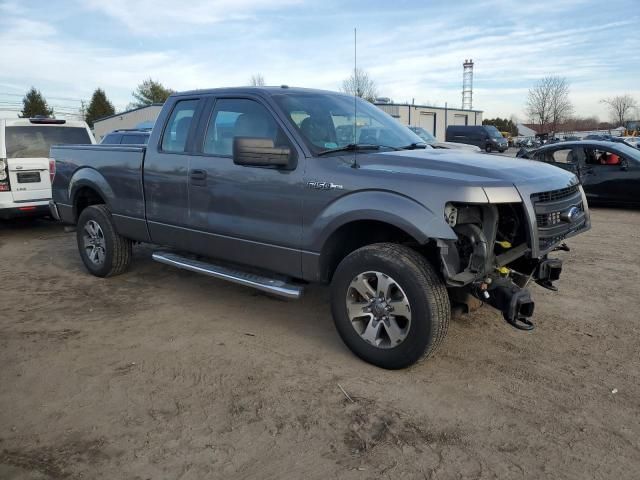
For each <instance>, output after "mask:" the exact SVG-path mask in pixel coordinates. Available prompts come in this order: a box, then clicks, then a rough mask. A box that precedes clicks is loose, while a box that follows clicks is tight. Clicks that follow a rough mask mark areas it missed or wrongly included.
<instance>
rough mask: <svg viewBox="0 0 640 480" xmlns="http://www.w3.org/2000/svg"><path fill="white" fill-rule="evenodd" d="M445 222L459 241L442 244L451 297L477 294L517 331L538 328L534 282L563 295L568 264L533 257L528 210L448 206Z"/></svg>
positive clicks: (512, 205) (507, 205)
mask: <svg viewBox="0 0 640 480" xmlns="http://www.w3.org/2000/svg"><path fill="white" fill-rule="evenodd" d="M445 220H446V221H447V223H448V224H449V226H450V227H451V228H452V229H453V231H454V232H455V233H456V235H457V236H458V239H457V240H456V241H439V247H440V258H441V262H442V270H443V275H444V278H445V281H446V283H447V286H448V288H449V290H450V293H451V297H452V298H453V299H459V300H461V301H462V303H465V302H464V297H465V296H467V297H468V296H469V295H471V296H473V297H475V298H476V299H478V300H480V301H481V302H483V303H488V304H489V305H492V306H493V307H495V308H497V309H498V310H500V311H501V312H502V314H503V316H504V318H505V320H506V321H507V322H508V323H509V324H511V325H512V326H514V327H516V328H518V329H521V330H531V329H533V323H532V322H531V317H532V315H533V311H534V302H533V299H532V297H531V294H530V292H529V291H528V290H527V286H528V284H529V283H530V282H531V281H532V280H533V281H535V282H536V283H538V284H539V285H541V286H543V287H544V288H547V289H550V290H554V291H555V290H557V288H556V287H555V286H554V285H553V282H554V281H555V280H557V279H558V278H559V277H560V272H561V271H562V261H561V260H559V259H551V258H548V256H547V255H546V254H545V255H543V256H541V257H540V258H535V257H532V255H531V252H532V249H531V244H530V238H531V234H530V232H529V222H528V221H527V218H526V215H525V212H524V209H523V205H522V204H521V203H501V204H489V205H468V204H467V205H465V204H447V206H446V208H445ZM555 249H560V250H568V247H566V245H564V244H562V245H561V246H557V247H556V248H555Z"/></svg>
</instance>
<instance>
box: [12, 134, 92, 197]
mask: <svg viewBox="0 0 640 480" xmlns="http://www.w3.org/2000/svg"><path fill="white" fill-rule="evenodd" d="M4 136H5V148H6V156H7V165H8V167H9V182H10V185H11V194H12V196H13V201H14V202H18V203H20V202H35V201H42V200H48V199H50V198H51V179H50V176H49V149H50V148H51V146H52V145H61V144H90V143H92V140H91V137H90V136H89V132H88V131H87V129H86V128H83V127H71V126H68V127H67V126H63V125H40V124H30V125H24V124H23V125H10V124H8V125H6V127H5V132H4Z"/></svg>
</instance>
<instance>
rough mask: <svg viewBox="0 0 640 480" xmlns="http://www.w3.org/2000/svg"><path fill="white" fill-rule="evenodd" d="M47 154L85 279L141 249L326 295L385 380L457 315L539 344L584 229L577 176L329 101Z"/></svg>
mask: <svg viewBox="0 0 640 480" xmlns="http://www.w3.org/2000/svg"><path fill="white" fill-rule="evenodd" d="M354 102H356V105H354ZM356 110H357V117H356V115H355V113H356ZM348 125H352V126H354V127H355V128H354V129H353V130H351V131H352V132H353V136H351V137H349V138H342V139H341V140H339V139H338V135H337V132H336V130H337V129H338V127H339V126H348ZM341 131H342V133H344V132H346V131H349V130H348V129H341ZM51 154H52V156H53V157H54V158H55V159H56V167H57V170H56V174H55V177H54V181H53V201H52V203H51V211H52V214H53V215H54V216H55V217H56V218H60V219H62V220H63V221H64V222H67V223H71V224H76V225H77V235H76V240H77V244H78V249H79V252H80V257H81V259H82V261H83V263H84V265H85V267H86V268H87V269H88V270H89V272H91V273H92V274H94V275H96V276H99V277H108V276H110V275H116V274H119V273H122V272H123V271H124V270H125V269H126V268H127V267H128V266H129V263H130V262H131V248H132V244H133V242H147V243H152V244H156V245H163V246H164V247H162V248H161V249H158V250H157V251H156V252H155V253H153V258H154V259H155V260H157V261H159V262H162V263H164V264H167V265H172V266H175V267H178V268H183V269H187V270H190V271H194V272H199V273H204V274H207V275H210V276H213V277H217V278H222V279H226V280H230V281H233V282H236V283H239V284H241V285H246V286H250V287H254V288H257V289H260V290H263V291H267V292H270V293H272V294H277V295H282V296H284V297H287V298H298V297H300V295H301V294H302V292H303V289H304V284H305V283H309V282H314V283H330V284H331V310H332V314H333V318H334V321H335V324H336V327H337V330H338V332H339V333H340V336H341V337H342V339H343V340H344V341H345V343H346V344H347V345H348V346H349V348H351V350H352V351H353V352H354V353H355V354H356V355H358V356H360V357H361V358H363V359H364V360H366V361H368V362H371V363H373V364H375V365H378V366H381V367H384V368H402V367H406V366H408V365H410V364H412V363H414V362H415V361H417V360H418V359H420V358H422V357H425V356H429V355H431V354H432V353H433V352H434V351H435V349H436V347H437V346H438V345H439V344H440V343H441V341H442V339H443V337H444V336H445V334H446V331H447V325H448V323H449V318H450V303H451V302H452V301H456V302H463V303H468V301H469V299H470V298H471V297H472V296H475V297H476V298H479V299H481V300H482V301H483V302H485V303H489V304H490V305H492V306H494V307H495V308H497V309H499V310H500V311H501V312H502V313H503V316H504V318H505V319H506V320H507V321H508V322H509V323H510V324H512V325H514V326H516V327H517V328H521V329H527V330H528V329H531V328H532V327H533V326H532V323H531V320H530V318H531V316H532V314H533V308H534V303H533V300H532V299H531V296H530V294H529V292H528V290H527V289H526V285H525V284H527V283H528V282H529V280H530V279H533V280H534V281H537V282H538V283H539V284H540V285H542V286H544V287H545V288H549V289H554V288H555V287H554V286H553V281H555V280H557V279H558V277H559V275H560V272H561V270H562V261H561V260H560V259H557V258H551V257H550V256H549V254H550V253H551V252H552V251H554V250H555V249H557V248H558V247H560V246H561V242H562V241H563V240H564V239H566V238H568V237H572V236H574V235H577V234H579V233H580V232H583V231H585V230H587V229H588V228H589V227H590V220H589V212H588V207H587V203H586V199H585V198H584V194H583V192H582V189H581V187H580V185H579V183H578V180H577V178H576V177H575V175H573V174H571V173H569V172H565V171H563V170H560V169H558V168H554V167H551V166H549V165H544V164H542V163H536V162H523V161H519V160H514V159H511V158H509V159H507V158H500V157H485V156H483V155H478V154H475V153H468V152H464V151H460V150H443V149H432V148H425V145H424V143H423V142H422V140H421V139H420V137H418V136H417V135H415V134H414V133H413V132H411V131H410V130H408V129H407V128H406V127H404V126H402V125H400V124H399V123H398V122H397V121H396V120H395V119H393V118H392V117H391V116H389V115H388V114H386V113H385V112H383V111H382V110H380V109H379V108H377V107H375V106H373V105H372V104H370V103H369V102H366V101H364V100H361V99H358V98H355V99H354V97H352V96H349V95H346V94H339V93H333V92H326V91H319V90H308V89H296V88H288V87H277V88H276V87H270V88H269V87H259V88H256V87H254V88H251V87H245V88H225V89H214V90H197V91H192V92H186V93H178V94H173V95H172V96H171V97H170V98H169V99H168V100H167V101H166V103H165V104H164V106H163V108H162V111H161V112H160V115H159V117H158V120H157V122H156V124H155V126H154V128H153V131H152V132H151V137H150V139H149V145H148V146H147V147H144V146H126V147H124V146H122V145H120V146H117V147H115V146H108V145H103V146H95V147H92V146H57V147H53V148H52V149H51ZM556 217H561V218H562V220H558V221H557V222H556ZM523 279H526V281H524V282H523ZM132 288H133V287H132ZM476 301H477V300H476Z"/></svg>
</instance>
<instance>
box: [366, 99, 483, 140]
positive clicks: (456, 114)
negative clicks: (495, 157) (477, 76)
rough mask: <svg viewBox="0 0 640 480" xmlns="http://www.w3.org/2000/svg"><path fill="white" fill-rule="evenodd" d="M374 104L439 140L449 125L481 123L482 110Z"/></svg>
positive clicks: (405, 123)
mask: <svg viewBox="0 0 640 480" xmlns="http://www.w3.org/2000/svg"><path fill="white" fill-rule="evenodd" d="M376 106H377V107H378V108H380V109H381V110H383V111H385V112H387V113H388V114H389V115H391V116H392V117H394V118H395V119H397V120H398V121H399V122H400V123H402V124H403V125H407V126H414V127H422V128H424V129H425V130H427V131H428V132H431V133H432V134H433V135H434V136H435V137H436V138H437V139H438V140H440V141H444V140H445V133H446V130H447V126H449V125H482V111H480V110H461V109H459V108H443V107H429V106H426V105H408V104H399V103H386V104H376Z"/></svg>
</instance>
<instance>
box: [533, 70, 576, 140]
mask: <svg viewBox="0 0 640 480" xmlns="http://www.w3.org/2000/svg"><path fill="white" fill-rule="evenodd" d="M571 113H573V105H572V103H571V100H569V82H567V79H566V78H564V77H553V76H549V77H545V78H543V79H541V80H540V81H538V82H537V83H536V84H535V85H534V86H533V88H530V89H529V95H528V97H527V114H528V115H529V118H530V119H531V121H532V122H533V123H535V124H537V125H540V126H541V127H542V131H543V132H546V133H555V132H556V129H557V128H558V126H559V125H560V124H561V123H562V122H563V121H565V120H566V119H567V118H569V116H570V115H571Z"/></svg>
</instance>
